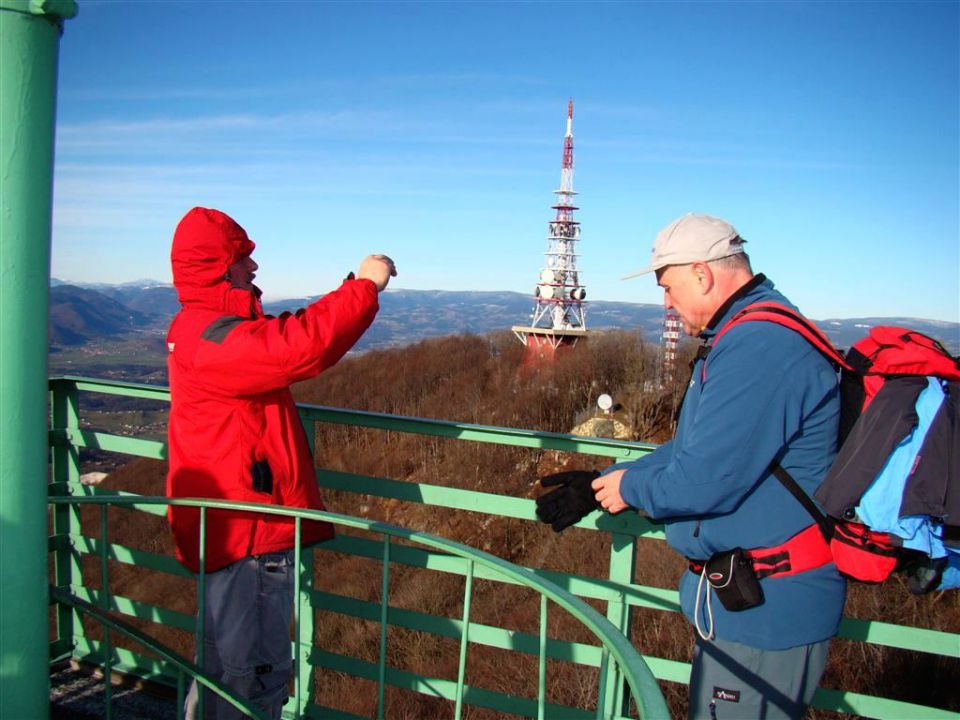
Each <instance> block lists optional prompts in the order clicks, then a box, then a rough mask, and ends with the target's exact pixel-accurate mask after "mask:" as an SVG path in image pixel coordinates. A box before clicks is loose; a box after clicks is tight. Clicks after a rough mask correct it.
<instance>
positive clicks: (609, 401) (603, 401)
mask: <svg viewBox="0 0 960 720" xmlns="http://www.w3.org/2000/svg"><path fill="white" fill-rule="evenodd" d="M597 407H598V408H600V409H601V410H603V411H604V412H606V411H607V410H609V409H610V408H612V407H613V398H612V397H610V396H609V395H607V394H606V393H604V394H603V395H601V396H600V397H598V398H597Z"/></svg>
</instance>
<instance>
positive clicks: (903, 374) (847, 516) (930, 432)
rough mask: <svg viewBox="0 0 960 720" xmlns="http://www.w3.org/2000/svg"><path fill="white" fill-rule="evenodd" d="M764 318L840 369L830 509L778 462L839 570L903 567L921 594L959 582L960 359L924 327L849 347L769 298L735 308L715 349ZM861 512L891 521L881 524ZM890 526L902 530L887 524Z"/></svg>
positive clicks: (872, 336)
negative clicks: (952, 570) (952, 571)
mask: <svg viewBox="0 0 960 720" xmlns="http://www.w3.org/2000/svg"><path fill="white" fill-rule="evenodd" d="M756 320H762V321H766V322H774V323H777V324H778V325H782V326H784V327H787V328H789V329H791V330H793V331H794V332H797V333H798V334H800V335H801V336H802V337H803V338H804V339H805V340H807V342H809V343H810V344H811V345H813V347H814V348H816V349H817V350H818V351H819V352H820V353H821V354H822V355H824V356H825V357H826V358H827V359H828V360H830V361H831V362H832V363H833V364H834V366H835V367H836V368H838V369H839V370H840V372H841V377H840V401H841V412H840V426H839V436H838V449H839V452H838V455H837V458H836V459H835V461H834V463H833V465H832V466H831V468H830V470H829V471H828V473H827V475H826V477H825V479H824V481H823V483H822V484H821V486H820V488H819V489H818V490H817V492H816V493H815V494H814V497H815V498H816V499H817V500H818V501H819V502H820V503H821V505H822V506H823V507H824V508H825V510H826V513H824V512H822V511H821V510H820V508H819V507H818V506H817V504H816V503H815V502H814V501H813V500H812V499H811V498H810V496H809V495H807V493H806V492H804V490H803V489H802V488H801V487H800V486H799V485H798V484H797V482H796V481H795V480H794V479H793V478H792V477H791V476H790V474H789V473H788V472H787V471H786V470H785V469H784V468H783V467H781V466H780V464H779V463H778V462H777V461H776V460H775V461H774V462H773V463H772V464H771V466H770V471H771V472H772V473H773V475H774V476H775V477H776V478H777V479H778V480H779V481H780V482H781V483H782V484H783V486H784V487H785V488H786V489H787V490H788V491H789V492H790V493H791V494H792V495H793V496H794V497H795V498H796V499H797V501H798V502H800V504H801V505H803V507H804V508H805V509H806V510H807V512H808V513H809V514H810V516H811V517H812V518H813V519H814V521H815V522H816V524H817V526H818V527H819V528H820V531H821V533H822V534H823V536H824V539H825V540H826V541H827V543H828V544H829V547H830V551H831V554H832V555H833V560H834V563H835V564H836V566H837V569H838V570H839V571H840V572H841V573H842V574H844V575H845V576H847V577H848V578H850V579H853V580H857V581H860V582H871V583H877V582H882V581H883V580H885V579H886V578H887V577H889V576H890V574H891V573H893V572H894V571H895V570H900V571H903V572H905V573H906V574H907V577H908V585H909V587H910V590H911V592H914V593H915V594H922V593H925V592H929V591H930V590H932V589H935V588H937V587H938V586H940V585H941V583H943V584H944V585H945V586H947V587H950V586H954V585H955V581H954V584H947V581H946V579H944V573H945V571H947V569H948V567H958V568H960V524H958V523H960V359H958V358H955V357H952V356H951V355H950V354H949V353H948V352H947V350H946V349H945V348H944V347H943V346H942V345H941V344H940V343H939V342H937V341H936V340H934V339H932V338H929V337H927V336H926V335H923V334H921V333H918V332H916V331H913V330H909V329H905V328H898V327H889V326H880V327H874V328H872V329H871V330H870V333H869V334H868V336H867V337H865V338H863V339H862V340H860V341H858V342H856V343H855V344H854V345H853V346H852V347H851V348H850V349H849V350H848V351H847V352H846V353H845V354H841V353H840V352H838V351H837V350H836V349H835V348H834V347H833V344H832V343H831V342H830V340H829V339H828V338H827V337H826V335H824V334H823V332H821V331H820V329H819V328H817V327H816V326H815V325H813V323H811V322H810V321H809V320H807V319H806V318H804V317H803V316H802V315H800V314H798V313H797V312H796V311H795V310H793V309H792V308H789V307H786V306H784V305H780V304H777V303H770V302H759V303H754V304H752V305H749V306H748V307H746V308H744V309H743V310H741V311H740V312H738V313H736V314H735V315H734V316H733V317H732V318H731V319H730V321H729V322H728V323H726V325H724V326H723V328H721V330H720V332H718V333H717V334H716V336H715V337H714V339H713V343H712V345H711V348H712V347H715V346H716V344H717V342H718V341H719V340H720V338H721V337H722V336H723V335H724V333H726V332H727V331H728V330H730V329H731V328H733V327H736V326H737V325H739V324H741V323H743V322H749V321H756ZM706 365H707V363H706V362H704V364H703V367H702V370H701V373H702V379H706ZM921 398H923V402H922V403H921ZM875 401H876V402H875ZM874 507H876V508H879V509H878V510H877V511H876V512H874V511H873V510H872V509H873V508H874ZM865 508H870V509H871V513H872V515H870V514H869V513H867V512H866V510H865ZM858 509H859V512H858ZM950 510H953V511H954V512H950ZM860 513H863V514H868V515H870V517H871V518H876V519H881V518H882V520H883V521H882V522H879V523H878V527H877V528H876V529H875V528H874V527H871V526H870V524H868V523H867V522H865V521H864V519H863V518H861V517H859V514H860ZM901 515H902V516H908V517H904V518H902V519H901ZM891 524H892V525H894V526H896V529H897V530H898V531H900V532H899V533H898V532H891V531H889V530H888V529H880V526H889V525H891ZM900 525H904V526H905V527H904V528H901V527H900ZM904 537H906V539H904ZM951 561H952V562H951ZM951 577H953V576H952V575H951Z"/></svg>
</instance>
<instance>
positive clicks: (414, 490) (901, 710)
mask: <svg viewBox="0 0 960 720" xmlns="http://www.w3.org/2000/svg"><path fill="white" fill-rule="evenodd" d="M51 390H52V395H51V401H52V402H51V407H52V416H53V422H52V425H51V431H50V441H51V446H52V449H53V483H52V484H51V486H50V493H51V495H53V496H56V495H66V494H69V493H89V494H95V495H96V494H103V493H105V492H108V493H112V494H113V495H114V496H123V495H124V493H122V492H117V491H105V490H95V489H90V488H83V487H81V486H80V484H79V482H78V476H79V470H78V453H79V450H80V449H81V448H98V449H100V450H104V451H110V452H119V453H126V454H129V455H135V456H141V457H148V458H156V459H163V458H165V456H166V445H165V443H164V442H162V441H160V440H148V439H143V438H136V437H129V436H120V435H117V434H111V433H104V432H95V431H91V430H84V429H81V427H80V415H81V406H80V396H81V393H107V394H113V395H121V396H128V397H137V398H147V399H153V400H159V401H164V402H165V401H167V400H168V399H169V393H168V391H167V390H166V389H165V388H158V387H154V386H146V385H134V384H130V383H119V382H112V381H102V380H91V379H85V378H72V377H68V378H59V379H55V380H52V381H51ZM299 410H300V414H301V418H302V419H303V421H304V423H305V424H308V425H313V424H315V423H323V424H334V425H345V426H350V427H358V428H369V429H371V430H382V431H389V432H396V433H405V434H406V433H413V434H419V435H426V436H433V437H443V438H450V439H452V440H456V441H469V442H479V443H496V444H501V445H511V446H515V447H524V448H530V449H531V451H542V450H556V451H558V452H561V453H565V452H570V453H583V454H592V455H602V456H606V457H611V458H616V459H618V460H624V459H633V458H637V457H641V456H643V455H644V454H646V453H648V452H650V451H651V450H652V449H653V446H651V445H644V444H641V443H630V442H622V441H616V440H606V439H602V438H583V437H577V436H571V435H562V434H556V433H544V432H536V431H530V430H520V429H511V428H498V427H489V426H480V425H474V424H469V423H457V422H449V421H442V420H431V419H424V418H412V417H398V416H393V415H387V414H382V413H372V412H363V411H352V410H343V409H338V408H328V407H318V406H309V405H306V406H304V405H301V406H299ZM308 437H312V433H310V432H308ZM317 480H318V483H319V484H320V485H321V487H322V488H324V489H327V490H338V491H342V492H348V493H356V494H357V495H360V496H364V497H373V498H379V499H384V500H386V501H389V502H394V501H395V502H406V503H411V504H419V505H425V506H433V507H436V508H438V509H447V510H452V511H466V512H470V513H473V514H474V515H473V517H479V518H483V517H484V516H486V517H496V518H511V519H516V520H519V521H521V522H522V521H529V522H536V515H535V504H534V502H533V500H531V499H529V498H522V497H511V496H504V495H497V494H493V493H486V492H479V491H474V490H467V489H463V488H460V487H446V486H440V485H435V484H430V483H415V482H408V481H403V480H396V479H391V478H385V477H371V476H366V475H359V474H356V473H347V472H337V471H332V470H327V469H319V470H318V471H317ZM130 502H134V501H130ZM362 502H366V500H363V501H362ZM144 509H145V510H146V509H148V508H144ZM154 509H156V508H154ZM577 527H579V528H582V529H585V530H592V531H599V532H601V533H603V534H605V535H606V536H608V537H609V538H610V549H609V555H608V562H607V567H606V568H602V567H601V568H597V572H598V574H601V575H602V577H587V576H583V575H577V574H573V573H563V572H554V571H548V570H543V569H538V568H533V569H532V570H531V572H532V573H534V574H535V575H536V576H538V577H540V578H546V579H547V580H550V581H551V582H552V583H554V584H555V585H557V586H558V587H560V588H562V589H564V590H565V591H567V592H569V593H571V594H573V595H575V596H577V597H579V598H583V599H586V600H588V601H596V602H600V603H603V604H605V608H606V612H605V615H606V619H607V620H608V621H610V622H611V623H612V624H613V625H614V626H615V627H616V628H618V629H619V630H620V632H621V633H622V634H623V635H624V636H625V637H632V633H633V629H634V626H635V615H636V614H637V613H642V614H643V615H644V617H645V618H651V617H653V619H654V621H655V622H656V619H655V617H654V616H655V615H656V614H657V613H662V612H668V613H669V612H678V611H679V603H678V597H677V592H676V590H675V589H673V588H672V587H656V586H652V585H644V584H640V583H638V582H637V581H636V578H637V575H636V572H637V550H638V545H639V543H640V541H641V540H650V539H653V540H662V539H663V532H662V528H661V527H659V526H657V525H655V524H652V523H650V522H648V521H647V520H646V519H644V518H642V517H640V516H638V515H637V514H635V513H623V514H620V515H617V516H610V515H607V514H604V513H599V512H594V513H592V514H590V515H589V516H587V517H585V518H584V519H583V520H581V521H580V522H579V523H578V524H577ZM54 529H55V536H54V537H53V538H52V539H51V550H52V551H54V556H55V565H56V578H57V583H56V584H58V585H61V586H64V585H69V584H71V583H76V582H77V581H76V579H75V578H76V577H77V575H78V573H79V563H78V556H81V555H84V554H88V553H94V554H95V553H96V552H97V551H98V547H99V544H98V541H96V540H94V539H91V538H88V537H85V536H82V535H81V533H80V531H79V522H78V520H77V519H76V518H74V517H72V516H71V515H70V514H69V512H68V507H67V506H64V505H57V506H56V507H55V512H54ZM110 547H111V553H113V555H114V556H115V557H116V558H118V559H120V560H121V561H125V562H129V563H135V564H139V565H143V566H150V567H154V568H158V569H162V570H163V571H164V572H168V573H172V574H177V573H180V574H183V575H186V572H185V571H184V570H183V569H182V568H181V567H180V566H179V564H178V563H176V562H175V561H173V560H172V559H170V558H164V557H160V556H157V555H152V554H150V553H144V552H142V551H139V550H130V549H127V548H122V547H119V546H113V545H111V546H110ZM323 548H324V550H327V551H330V552H334V553H345V554H349V555H352V556H356V557H360V558H373V559H380V558H382V553H383V548H382V543H378V542H377V541H374V540H371V539H368V538H363V537H356V536H349V535H346V534H344V535H342V536H338V537H337V538H336V539H334V540H333V541H330V542H329V543H323ZM391 562H395V563H398V564H401V565H406V566H410V567H414V568H427V569H429V570H431V571H437V572H441V573H451V574H456V575H460V576H463V577H465V576H466V563H465V561H464V560H463V558H460V557H453V556H450V555H448V554H446V553H439V552H437V551H435V550H431V549H429V548H413V547H404V546H396V547H393V548H392V549H391ZM71 568H72V569H71ZM476 572H477V574H478V576H482V577H491V576H492V575H493V573H492V571H488V569H487V568H486V566H482V567H478V568H477V570H476ZM71 573H72V574H71ZM116 606H117V607H118V609H119V610H120V611H121V612H126V613H127V614H129V615H132V616H139V617H151V618H154V619H155V621H157V622H160V623H163V624H167V625H172V626H175V627H179V628H181V629H185V630H188V631H192V630H193V625H192V623H193V622H194V621H193V618H192V617H186V616H183V615H180V614H177V613H171V612H169V611H167V610H165V609H158V608H150V607H144V606H143V605H142V604H138V603H137V602H134V601H129V600H126V599H122V598H121V599H117V602H116ZM311 607H312V608H313V609H320V610H323V611H327V612H334V613H339V614H341V615H343V616H346V617H349V618H357V619H359V620H376V619H378V618H379V609H378V608H377V607H376V606H374V605H373V604H371V603H367V602H364V601H361V600H357V599H354V598H349V597H345V596H342V595H337V594H334V593H326V592H317V593H315V594H314V596H313V599H312V606H311ZM309 609H311V608H305V611H306V610H309ZM650 613H653V614H654V616H651V615H650ZM68 615H69V613H65V614H64V615H63V616H62V617H61V619H60V622H59V625H58V627H60V628H61V629H60V631H59V632H58V637H57V638H56V639H55V640H54V642H53V643H52V644H51V657H63V656H65V655H68V654H70V653H74V655H80V656H83V655H90V656H96V657H99V656H100V655H102V654H98V648H97V645H96V643H94V642H92V641H90V640H89V639H87V638H85V637H84V636H83V634H82V633H81V632H78V631H77V630H76V624H75V623H72V621H71V619H70V618H69V617H68ZM389 622H390V624H391V627H394V626H396V627H401V628H404V629H409V630H412V631H420V632H427V633H432V634H434V635H438V636H442V637H447V638H459V637H460V635H459V625H456V624H451V622H450V621H449V620H446V619H439V620H438V619H437V618H435V617H432V616H429V615H426V614H422V613H416V612H410V611H408V610H399V611H398V612H396V613H395V614H394V615H392V616H391V618H390V620H389ZM472 637H474V638H476V641H477V642H478V643H483V644H486V645H488V646H490V647H494V648H501V649H506V650H512V651H519V652H523V653H535V652H537V649H538V646H539V640H538V638H537V637H536V635H535V634H533V635H524V634H522V633H517V632H515V631H513V630H510V629H506V628H500V627H494V626H491V625H485V626H482V627H476V628H475V632H474V634H473V635H472ZM839 637H840V638H841V639H842V640H843V641H845V642H852V643H859V644H861V648H862V655H863V657H871V656H872V655H871V650H874V651H875V650H877V649H878V647H889V648H895V649H898V650H902V651H913V652H917V653H921V654H922V655H920V656H919V657H921V658H922V659H929V660H933V659H935V658H936V657H939V658H943V659H944V660H943V661H944V662H947V663H951V665H950V666H949V667H956V668H957V669H958V671H960V635H958V634H957V633H956V632H945V631H940V630H933V629H926V628H917V627H911V626H909V625H900V624H895V623H889V622H880V621H877V620H872V619H859V618H851V617H845V618H844V619H843V621H842V623H841V627H840V632H839ZM471 642H473V639H471ZM640 649H641V651H643V652H644V654H643V659H644V660H645V662H646V664H647V666H648V667H649V668H650V670H651V671H652V673H653V676H654V677H655V678H656V679H657V680H658V681H660V682H667V683H671V682H672V683H687V682H688V681H689V674H690V665H689V663H686V662H682V661H679V660H675V659H670V658H664V657H658V656H656V655H653V654H651V653H650V652H649V651H648V649H646V648H643V647H642V646H641V647H640ZM547 655H548V657H550V658H554V659H556V660H557V661H560V660H565V661H570V662H574V663H578V664H579V665H581V666H584V667H587V668H599V671H600V676H599V680H598V687H597V688H596V689H595V697H599V698H600V699H602V700H603V703H599V704H598V706H597V707H598V716H600V717H622V716H624V715H626V714H627V711H626V705H625V704H624V703H622V702H621V701H620V700H619V699H620V698H621V697H622V693H621V686H622V680H621V679H620V678H619V677H618V676H617V673H615V672H612V671H610V670H609V669H608V668H607V663H606V661H605V660H604V658H603V657H601V653H600V652H598V651H597V650H596V649H595V648H592V647H590V646H586V645H583V644H582V643H575V642H568V641H563V640H556V639H550V640H549V641H548V643H547ZM123 658H124V661H125V662H126V664H127V665H128V666H130V667H133V668H136V667H140V666H139V665H138V662H139V661H138V659H137V658H136V657H133V656H129V655H125V656H123ZM312 659H313V660H314V661H316V662H317V663H319V664H320V665H322V666H323V667H325V668H329V669H331V670H333V671H335V672H342V673H347V674H349V675H356V676H357V677H365V678H367V679H370V680H373V681H376V680H377V678H378V676H379V669H378V668H377V666H376V664H375V663H374V664H370V663H365V662H363V661H361V660H358V659H357V658H352V657H347V656H345V655H343V654H337V653H334V652H328V651H320V650H317V651H316V652H315V653H314V656H313V658H312ZM954 664H955V665H954ZM871 668H874V666H873V665H871V664H870V663H865V664H864V672H869V671H870V670H871ZM874 669H875V668H874ZM146 671H147V672H153V673H154V674H158V675H159V674H162V669H159V668H157V667H153V666H151V667H150V668H148V669H147V670H146ZM948 672H950V671H949V670H948ZM954 676H955V675H954ZM387 681H388V683H390V682H395V684H397V685H402V686H404V687H407V688H410V689H413V690H414V691H416V692H424V693H428V694H429V693H437V692H438V690H437V688H441V689H442V688H444V685H443V682H442V681H436V679H435V678H430V679H426V680H425V679H423V678H419V677H417V676H415V675H414V674H412V673H406V674H404V673H392V671H391V670H390V669H388V670H387ZM443 692H445V693H446V695H447V696H449V697H452V696H453V690H443ZM484 692H486V691H484ZM478 693H479V695H478V694H477V693H474V697H477V696H479V697H481V699H482V700H483V702H484V703H485V705H484V706H485V707H492V708H494V709H497V710H502V711H503V712H515V713H516V714H528V715H531V716H532V715H535V714H536V707H535V703H532V702H531V703H528V704H524V703H523V702H522V701H521V700H516V699H510V700H504V699H503V698H502V697H500V696H498V695H497V694H496V693H489V694H488V695H484V694H483V693H482V692H480V691H479V690H478ZM441 694H442V693H441ZM468 695H469V693H468ZM924 699H925V698H924ZM922 702H923V701H922V700H920V701H918V702H904V701H901V700H895V699H892V698H889V697H882V696H880V695H870V694H865V693H861V692H855V691H853V690H851V689H849V688H848V689H842V688H841V689H834V688H824V687H821V688H819V689H818V690H817V693H816V695H815V697H814V701H813V706H814V707H816V708H821V709H825V710H830V711H834V712H840V713H848V714H851V715H859V716H866V717H873V718H881V719H887V720H901V719H903V718H924V720H927V719H929V720H940V719H943V720H946V719H947V718H951V719H953V720H957V718H958V717H960V715H958V714H957V712H956V711H955V709H953V708H942V707H932V706H930V705H925V704H922ZM570 713H571V714H568V715H565V717H584V718H587V717H592V716H593V713H591V712H586V711H583V710H581V711H580V712H579V714H577V713H576V711H574V710H570ZM330 716H331V717H336V718H346V717H355V716H350V715H347V714H345V713H340V714H337V713H333V714H331V715H330ZM548 717H550V715H548Z"/></svg>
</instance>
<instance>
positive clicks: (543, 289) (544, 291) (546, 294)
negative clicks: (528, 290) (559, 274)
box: [540, 285, 553, 300]
mask: <svg viewBox="0 0 960 720" xmlns="http://www.w3.org/2000/svg"><path fill="white" fill-rule="evenodd" d="M540 297H542V298H546V299H547V300H550V299H551V298H553V286H552V285H541V286H540Z"/></svg>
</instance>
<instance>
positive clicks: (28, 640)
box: [0, 0, 77, 720]
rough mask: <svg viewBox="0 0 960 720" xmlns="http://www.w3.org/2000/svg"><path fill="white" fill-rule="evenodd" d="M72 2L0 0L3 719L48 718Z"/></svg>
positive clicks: (0, 682) (0, 644) (0, 688)
mask: <svg viewBox="0 0 960 720" xmlns="http://www.w3.org/2000/svg"><path fill="white" fill-rule="evenodd" d="M76 13H77V5H76V3H75V2H74V0H0V308H2V309H0V567H2V572H0V717H2V718H29V719H30V720H33V719H35V718H46V717H48V716H49V694H50V690H49V685H50V683H49V660H48V652H49V651H48V635H49V630H48V613H49V609H48V593H47V586H48V578H47V497H46V495H47V488H46V485H47V455H48V446H47V314H48V311H49V304H50V293H49V285H50V225H51V212H52V202H53V139H54V120H55V115H56V91H57V61H58V51H59V46H60V35H61V33H62V31H63V20H64V19H65V18H70V17H73V16H74V15H76Z"/></svg>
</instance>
